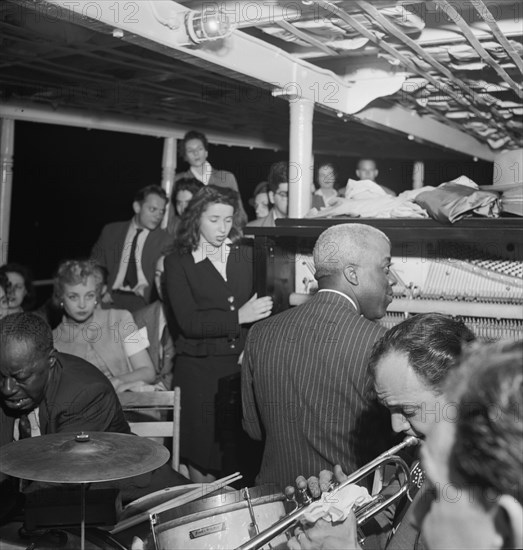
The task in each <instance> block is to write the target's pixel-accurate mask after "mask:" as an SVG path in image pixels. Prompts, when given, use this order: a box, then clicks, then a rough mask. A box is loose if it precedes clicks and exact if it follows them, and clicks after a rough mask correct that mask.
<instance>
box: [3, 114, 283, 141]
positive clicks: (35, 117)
mask: <svg viewBox="0 0 523 550" xmlns="http://www.w3.org/2000/svg"><path fill="white" fill-rule="evenodd" d="M3 117H5V118H8V119H14V120H23V121H26V122H38V123H42V124H58V125H63V126H75V127H77V128H88V129H92V130H106V131H109V132H124V133H128V134H139V135H143V136H153V137H158V138H175V139H181V138H183V136H184V135H185V133H186V132H187V127H185V126H183V127H182V126H176V125H174V124H172V125H171V124H162V123H160V122H155V123H150V122H145V121H141V120H133V119H131V118H129V117H118V116H107V115H105V114H100V113H91V114H86V112H84V111H79V110H74V109H60V110H54V109H51V108H48V107H43V106H41V107H36V106H34V105H27V104H23V103H0V118H3ZM201 130H202V131H204V132H205V134H206V136H207V138H208V140H209V142H210V143H213V144H216V145H230V146H234V147H253V148H257V149H275V150H279V149H281V147H282V146H281V144H279V143H275V142H270V141H267V140H264V139H263V138H259V137H257V136H249V135H242V136H239V135H238V134H228V133H226V132H216V131H213V130H207V129H206V128H202V129H201Z"/></svg>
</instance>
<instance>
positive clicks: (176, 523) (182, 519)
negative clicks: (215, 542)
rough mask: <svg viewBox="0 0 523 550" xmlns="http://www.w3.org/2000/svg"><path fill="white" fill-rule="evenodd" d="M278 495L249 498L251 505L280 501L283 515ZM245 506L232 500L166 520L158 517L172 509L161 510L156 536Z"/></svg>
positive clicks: (156, 525)
mask: <svg viewBox="0 0 523 550" xmlns="http://www.w3.org/2000/svg"><path fill="white" fill-rule="evenodd" d="M274 496H278V498H277V499H274V498H272V497H274ZM279 496H280V495H265V496H262V497H258V498H256V499H252V500H251V501H252V505H253V506H266V505H268V504H277V503H281V506H282V513H283V515H285V509H284V508H283V502H282V501H283V500H284V498H285V497H284V496H283V495H281V497H282V498H279ZM180 508H181V507H180ZM247 508H248V506H247V501H246V500H244V501H243V502H233V503H229V504H224V505H222V506H220V507H219V508H216V507H214V508H207V509H205V510H199V511H197V512H193V513H192V514H189V515H184V516H177V517H171V518H170V519H168V520H167V521H165V522H162V519H161V518H160V516H161V515H165V514H166V513H168V512H171V511H174V509H173V510H166V511H165V512H161V513H160V514H157V518H158V519H157V521H156V524H155V526H154V529H155V532H156V536H158V537H161V534H162V533H164V532H166V531H170V530H171V529H173V528H175V527H180V526H183V525H189V524H190V523H195V522H196V521H200V520H206V519H211V518H213V517H214V516H216V515H218V514H229V513H231V512H236V511H237V510H246V509H247Z"/></svg>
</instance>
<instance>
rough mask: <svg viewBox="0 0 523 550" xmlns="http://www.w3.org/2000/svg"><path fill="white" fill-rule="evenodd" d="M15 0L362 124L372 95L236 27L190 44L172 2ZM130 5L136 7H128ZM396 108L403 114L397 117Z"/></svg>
mask: <svg viewBox="0 0 523 550" xmlns="http://www.w3.org/2000/svg"><path fill="white" fill-rule="evenodd" d="M17 3H19V4H22V5H24V6H26V7H28V8H29V9H33V10H35V9H36V10H37V11H40V12H43V13H45V12H46V10H47V11H48V12H49V13H48V17H49V16H51V15H52V17H54V18H55V19H56V18H61V19H66V20H68V21H70V22H73V23H76V24H80V25H83V26H86V27H88V28H91V29H94V30H97V31H99V32H102V33H105V34H108V33H113V35H114V36H118V37H120V38H121V39H122V40H125V41H127V42H130V43H133V44H137V45H139V46H141V47H145V48H148V49H151V50H153V51H156V52H160V53H162V54H164V55H167V56H171V57H174V58H177V59H180V58H181V59H183V60H184V61H186V62H188V63H192V64H194V65H197V66H200V67H205V68H208V69H209V68H210V69H211V70H214V71H222V72H226V73H227V74H228V76H231V77H234V78H237V79H238V80H245V77H246V76H247V77H248V78H249V79H251V81H252V82H255V83H257V84H258V85H259V86H261V87H264V88H267V89H271V90H273V91H276V92H277V93H280V94H281V93H283V94H292V95H293V96H299V97H301V98H302V99H305V100H310V101H314V102H315V103H316V105H319V106H321V107H322V108H323V109H328V110H330V111H331V112H333V111H334V112H337V113H339V114H340V115H341V116H343V115H344V114H346V115H355V119H356V120H358V119H361V121H362V122H364V123H365V122H366V119H365V117H362V116H361V115H359V114H358V111H360V110H361V109H363V108H364V107H366V106H367V105H368V103H369V102H370V101H371V100H372V99H374V97H372V96H371V95H370V94H369V93H362V92H361V90H359V89H358V86H354V85H352V84H350V83H348V82H345V81H344V80H343V79H342V78H340V77H339V76H338V75H336V74H335V73H333V72H332V71H330V70H327V69H322V68H320V67H317V66H315V65H312V64H310V63H308V62H307V61H304V60H301V59H298V58H296V57H293V56H292V55H291V54H289V53H287V52H285V51H283V50H281V49H280V48H277V47H276V46H273V45H271V44H269V43H267V42H264V41H262V40H260V39H257V38H255V37H252V36H249V35H247V34H245V33H242V32H241V31H234V32H233V33H232V35H231V36H230V37H229V38H228V39H227V40H225V41H223V43H222V44H220V43H219V42H210V43H208V44H204V45H201V46H200V47H194V46H190V45H189V41H188V37H187V33H186V31H185V28H184V25H183V24H180V21H181V22H183V16H184V14H185V13H186V12H187V11H188V10H187V8H186V7H185V6H183V5H181V4H177V3H176V2H170V1H164V0H155V1H154V2H151V1H148V2H145V1H143V2H127V1H125V0H114V1H112V2H96V3H94V2H90V1H87V2H86V1H83V0H82V1H80V0H78V1H76V2H71V1H70V0H36V2H33V1H29V0H17ZM84 8H85V9H84ZM131 8H133V9H134V10H136V11H135V12H133V11H132V10H131ZM49 14H51V15H49ZM170 27H172V28H170ZM399 112H401V113H402V116H397V115H398V113H399ZM380 113H381V115H380V116H378V114H380ZM395 113H396V116H395V118H397V119H398V125H397V126H395V127H394V130H395V131H400V132H405V133H408V134H412V135H413V136H415V137H419V138H420V139H423V140H424V141H427V142H429V143H433V144H435V145H438V146H441V147H449V144H452V145H451V146H450V148H455V150H456V151H459V152H461V153H465V154H470V155H471V156H477V157H479V158H484V159H486V160H490V159H491V158H492V153H491V151H490V149H489V148H488V146H487V145H484V144H481V143H480V142H478V141H476V140H474V139H473V138H471V137H470V136H468V135H467V134H465V133H463V134H460V139H459V140H457V139H456V138H455V135H456V133H457V132H456V130H454V129H452V128H449V127H447V126H446V125H444V124H441V123H439V122H436V121H430V127H432V128H433V129H434V130H435V131H434V132H433V133H432V134H429V133H427V132H426V131H424V129H423V126H427V119H421V117H419V116H417V117H415V118H416V120H418V121H419V122H423V124H420V128H418V129H416V128H412V125H411V124H409V123H407V122H406V121H409V120H411V119H409V117H410V116H411V111H409V110H406V109H402V108H400V107H397V108H396V109H395ZM375 114H376V117H375V119H374V120H373V123H374V124H376V125H377V126H381V127H382V128H383V127H384V128H389V125H388V123H387V120H388V118H389V117H387V115H386V114H385V113H382V112H381V111H379V110H378V112H376V113H375ZM412 120H414V118H413V119H412ZM404 123H405V126H403V124H404ZM471 140H472V142H471Z"/></svg>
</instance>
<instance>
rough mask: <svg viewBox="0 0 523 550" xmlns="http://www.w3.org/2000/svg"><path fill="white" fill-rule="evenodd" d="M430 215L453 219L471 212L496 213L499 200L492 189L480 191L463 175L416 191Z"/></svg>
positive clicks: (415, 200) (418, 198)
mask: <svg viewBox="0 0 523 550" xmlns="http://www.w3.org/2000/svg"><path fill="white" fill-rule="evenodd" d="M414 202H416V203H417V204H418V205H419V206H421V207H422V208H424V209H425V210H426V211H427V212H428V213H429V214H430V216H431V217H432V218H434V219H435V220H438V221H439V222H442V223H446V222H450V223H455V222H456V221H458V220H461V219H462V218H464V217H465V216H471V215H472V214H473V213H474V214H478V215H480V216H486V217H489V218H497V217H498V216H499V200H498V197H497V195H496V194H495V193H490V192H488V191H480V190H479V188H478V186H477V185H476V184H475V183H474V182H473V181H472V180H471V179H469V178H467V177H466V176H460V177H459V178H456V179H455V180H452V181H449V182H445V183H442V184H441V185H439V186H438V187H437V188H436V189H433V190H430V191H424V192H422V193H419V194H418V195H417V196H416V197H415V198H414Z"/></svg>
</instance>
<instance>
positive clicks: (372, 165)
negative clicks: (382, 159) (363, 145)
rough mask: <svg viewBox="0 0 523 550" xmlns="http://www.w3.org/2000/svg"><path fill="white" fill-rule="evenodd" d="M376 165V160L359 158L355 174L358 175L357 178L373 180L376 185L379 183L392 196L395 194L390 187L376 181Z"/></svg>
mask: <svg viewBox="0 0 523 550" xmlns="http://www.w3.org/2000/svg"><path fill="white" fill-rule="evenodd" d="M379 173H380V172H379V170H378V166H377V164H376V161H375V160H374V159H360V160H359V161H358V165H357V167H356V176H358V179H359V180H370V181H372V182H374V183H375V184H376V185H379V187H381V188H382V189H383V191H385V193H387V195H392V196H393V197H395V196H396V193H394V191H393V190H392V189H389V188H388V187H385V185H380V184H379V183H377V182H376V178H377V177H378V174H379Z"/></svg>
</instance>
